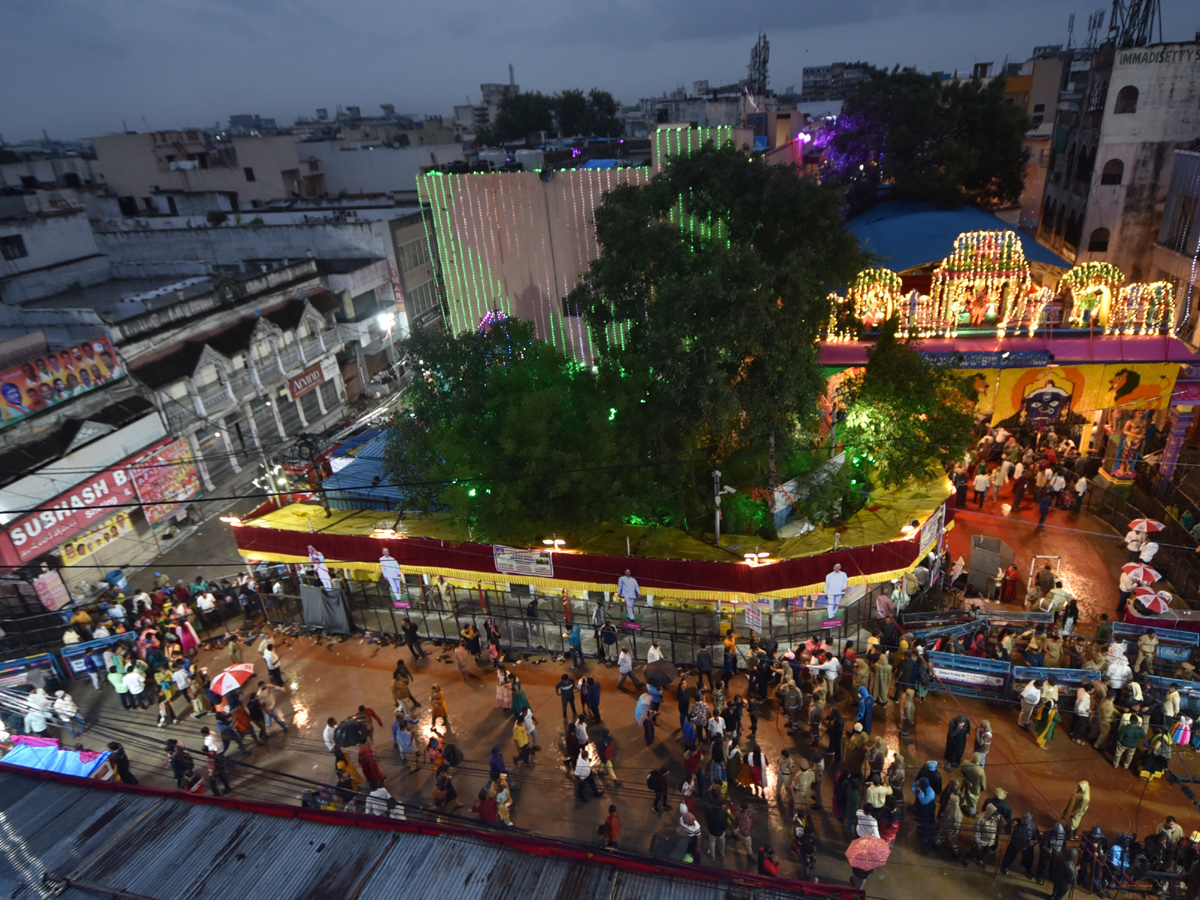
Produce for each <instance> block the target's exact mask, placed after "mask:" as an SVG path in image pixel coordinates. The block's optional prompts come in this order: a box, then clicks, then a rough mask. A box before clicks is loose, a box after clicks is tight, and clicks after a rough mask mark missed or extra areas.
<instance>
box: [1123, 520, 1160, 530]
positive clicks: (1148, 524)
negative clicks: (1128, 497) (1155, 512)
mask: <svg viewBox="0 0 1200 900" xmlns="http://www.w3.org/2000/svg"><path fill="white" fill-rule="evenodd" d="M1129 527H1130V529H1132V530H1133V531H1142V532H1145V533H1147V534H1149V533H1151V532H1154V531H1162V530H1163V528H1164V527H1165V526H1164V525H1163V523H1162V522H1160V521H1158V519H1134V520H1133V521H1132V522H1130V523H1129Z"/></svg>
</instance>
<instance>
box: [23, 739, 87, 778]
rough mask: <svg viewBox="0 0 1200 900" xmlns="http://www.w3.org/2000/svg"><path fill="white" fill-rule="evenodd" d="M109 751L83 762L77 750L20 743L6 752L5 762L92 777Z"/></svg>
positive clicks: (28, 767) (46, 770)
mask: <svg viewBox="0 0 1200 900" xmlns="http://www.w3.org/2000/svg"><path fill="white" fill-rule="evenodd" d="M108 757H109V752H108V751H107V750H105V751H104V752H103V753H101V754H99V755H98V756H95V757H92V759H91V761H90V762H83V759H82V755H81V754H80V753H79V751H77V750H59V749H58V748H57V747H30V746H27V745H25V744H18V745H17V746H15V747H13V748H12V749H11V750H9V751H8V753H6V754H4V762H6V763H8V764H9V765H13V766H23V767H24V768H26V769H39V770H41V771H42V772H61V773H62V774H63V775H77V776H79V777H80V778H90V777H91V776H92V773H93V772H95V771H96V770H97V769H99V768H100V767H101V766H102V765H104V763H105V762H106V761H107V760H108Z"/></svg>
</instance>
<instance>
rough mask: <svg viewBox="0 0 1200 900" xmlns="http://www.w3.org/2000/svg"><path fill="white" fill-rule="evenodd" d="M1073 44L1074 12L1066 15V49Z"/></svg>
mask: <svg viewBox="0 0 1200 900" xmlns="http://www.w3.org/2000/svg"><path fill="white" fill-rule="evenodd" d="M1074 44H1075V13H1071V15H1070V16H1068V17H1067V49H1068V50H1070V49H1071V47H1072V46H1074Z"/></svg>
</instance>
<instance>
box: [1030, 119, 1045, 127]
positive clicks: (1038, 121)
mask: <svg viewBox="0 0 1200 900" xmlns="http://www.w3.org/2000/svg"><path fill="white" fill-rule="evenodd" d="M1043 121H1044V117H1043V116H1034V117H1033V118H1032V119H1030V120H1029V125H1030V127H1031V128H1039V127H1041V124H1042V122H1043Z"/></svg>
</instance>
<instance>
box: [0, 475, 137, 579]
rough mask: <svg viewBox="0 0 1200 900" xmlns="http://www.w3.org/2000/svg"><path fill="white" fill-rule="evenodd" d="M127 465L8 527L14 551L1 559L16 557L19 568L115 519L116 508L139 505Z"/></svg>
mask: <svg viewBox="0 0 1200 900" xmlns="http://www.w3.org/2000/svg"><path fill="white" fill-rule="evenodd" d="M126 465H127V463H122V464H120V465H118V466H113V467H112V468H111V469H108V470H106V471H104V472H100V473H99V474H97V475H93V476H92V477H91V478H89V479H87V481H84V482H82V483H81V484H77V485H76V486H75V487H73V488H71V490H69V491H67V492H66V493H64V494H60V495H59V496H57V497H55V498H54V499H53V500H51V501H50V502H49V503H46V504H44V505H43V506H41V507H40V508H39V509H38V510H37V511H36V512H33V513H30V514H29V515H26V516H24V517H22V518H20V519H18V520H17V521H16V522H14V523H13V524H12V525H10V526H8V528H7V530H6V532H5V537H6V538H7V540H6V541H5V543H8V544H11V546H12V550H11V552H9V553H0V556H4V557H12V556H15V558H16V564H18V565H20V564H22V563H27V562H29V561H30V560H33V559H37V558H38V557H39V556H41V555H42V554H43V553H46V552H48V551H50V550H53V549H54V548H55V547H57V546H58V545H59V544H61V543H62V542H63V541H65V540H66V539H67V538H70V537H73V536H74V535H76V534H78V533H79V532H80V531H83V530H84V529H85V528H89V527H91V526H92V525H93V524H94V523H95V522H98V521H99V520H101V519H104V518H107V517H108V516H111V515H112V509H111V508H112V507H114V506H121V505H125V504H136V503H137V492H136V491H135V490H134V487H133V481H132V480H131V479H130V477H129V473H128V472H127V471H126V470H125V466H126ZM0 549H7V548H0Z"/></svg>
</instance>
